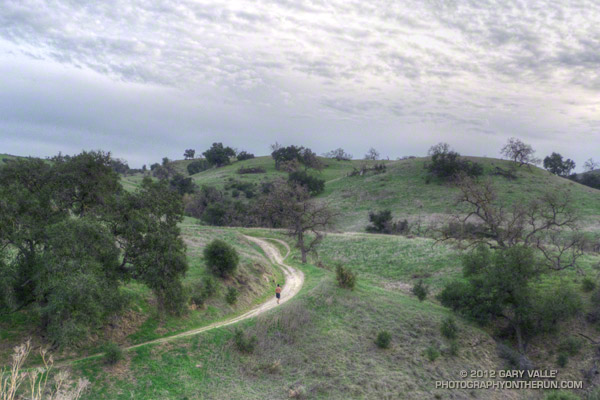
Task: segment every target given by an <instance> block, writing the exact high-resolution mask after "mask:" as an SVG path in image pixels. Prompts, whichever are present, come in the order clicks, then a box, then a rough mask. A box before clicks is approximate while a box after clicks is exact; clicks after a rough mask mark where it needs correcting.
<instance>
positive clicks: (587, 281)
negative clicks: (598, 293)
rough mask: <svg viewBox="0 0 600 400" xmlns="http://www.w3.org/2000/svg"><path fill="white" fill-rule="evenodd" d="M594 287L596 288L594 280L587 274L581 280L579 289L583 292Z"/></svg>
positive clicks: (589, 290)
mask: <svg viewBox="0 0 600 400" xmlns="http://www.w3.org/2000/svg"><path fill="white" fill-rule="evenodd" d="M594 289H596V282H595V281H594V280H593V279H591V278H588V277H587V276H586V277H585V278H583V280H582V281H581V290H583V291H584V292H591V291H592V290H594Z"/></svg>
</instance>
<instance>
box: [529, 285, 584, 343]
mask: <svg viewBox="0 0 600 400" xmlns="http://www.w3.org/2000/svg"><path fill="white" fill-rule="evenodd" d="M534 308H535V313H536V314H537V315H536V317H537V320H538V325H539V327H538V329H536V331H541V332H554V331H555V330H556V327H557V324H558V322H559V321H561V320H566V319H568V318H571V317H572V316H574V315H575V314H577V313H578V312H580V311H581V310H582V308H583V302H582V300H581V297H580V295H579V294H578V293H577V292H575V291H574V290H573V289H572V288H571V287H567V286H564V287H562V286H561V287H558V288H557V289H556V290H555V291H553V292H546V293H542V294H541V295H539V298H538V299H536V303H535V304H534Z"/></svg>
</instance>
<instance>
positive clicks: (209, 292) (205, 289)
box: [190, 276, 219, 307]
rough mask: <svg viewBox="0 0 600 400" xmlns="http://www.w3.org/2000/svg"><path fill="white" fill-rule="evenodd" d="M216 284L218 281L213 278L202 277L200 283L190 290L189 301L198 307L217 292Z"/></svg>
mask: <svg viewBox="0 0 600 400" xmlns="http://www.w3.org/2000/svg"><path fill="white" fill-rule="evenodd" d="M218 285H219V284H218V282H217V281H216V280H215V279H214V278H212V277H210V276H207V277H205V278H204V279H202V283H200V284H198V285H197V286H196V287H195V288H194V289H193V290H192V294H191V296H190V300H191V302H192V303H194V304H195V305H197V306H198V307H200V306H202V305H203V304H204V302H205V301H206V300H208V299H209V298H211V297H212V296H214V295H215V294H216V293H217V289H218Z"/></svg>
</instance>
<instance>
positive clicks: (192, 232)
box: [0, 219, 283, 360]
mask: <svg viewBox="0 0 600 400" xmlns="http://www.w3.org/2000/svg"><path fill="white" fill-rule="evenodd" d="M182 234H183V239H184V241H185V243H186V245H187V258H188V262H189V270H188V272H187V274H186V277H185V280H184V284H185V285H186V286H187V287H189V288H190V290H191V291H192V292H193V291H194V290H196V289H195V288H196V287H197V286H198V285H199V284H200V283H201V282H202V280H203V278H205V277H207V276H209V275H210V274H209V272H208V271H207V268H206V265H205V262H204V258H203V255H202V250H203V248H204V246H205V245H206V244H207V243H208V242H210V241H211V240H213V239H216V238H219V239H221V240H225V241H226V242H228V243H230V244H231V245H233V246H234V247H235V248H236V250H237V251H238V254H239V255H240V266H239V267H238V271H237V273H236V275H235V276H234V277H233V278H229V279H227V280H224V281H223V280H218V289H217V292H216V294H215V295H214V296H213V297H211V298H210V299H209V300H207V301H206V303H205V305H204V307H202V308H199V309H198V308H195V307H191V308H190V309H189V310H188V312H187V314H186V315H185V316H183V317H175V316H160V315H159V314H158V313H157V309H156V304H155V300H154V296H153V294H152V292H151V291H150V290H149V289H148V288H147V287H145V286H143V285H141V284H133V283H130V284H128V285H127V286H125V287H124V288H123V291H125V292H126V293H127V294H129V297H130V300H131V304H130V307H129V309H127V310H126V311H125V312H124V313H123V315H122V316H120V317H118V318H116V319H114V320H113V321H110V324H108V326H107V327H106V328H105V329H103V330H99V331H97V332H95V333H94V334H93V335H92V337H90V338H89V342H88V343H84V344H82V345H81V346H80V348H79V349H70V352H69V353H68V354H63V355H62V356H69V357H73V356H76V355H82V354H87V353H94V352H96V351H98V346H101V345H102V344H103V343H104V342H106V341H107V340H111V341H114V342H116V343H119V344H121V345H131V344H136V343H140V342H144V341H147V340H152V339H155V338H158V337H161V336H165V335H169V334H174V333H177V332H181V331H184V330H189V329H192V328H196V327H200V326H204V325H208V324H210V323H211V322H214V321H216V320H219V319H222V318H225V317H228V316H233V315H237V314H241V313H243V312H244V311H246V310H247V309H249V308H251V307H252V306H253V305H255V304H257V303H261V302H263V301H264V300H265V299H266V298H267V297H270V296H271V295H272V292H273V290H274V287H275V283H276V282H283V274H282V273H281V270H280V269H279V268H275V267H273V266H272V265H271V263H270V262H269V261H268V259H267V258H266V257H265V255H264V253H263V252H262V250H261V249H260V247H258V246H257V245H256V244H254V243H252V242H249V241H248V240H247V239H245V238H244V236H243V235H242V234H241V233H240V232H238V231H234V230H228V229H214V228H208V227H202V226H199V225H197V224H195V222H194V220H191V219H186V221H185V222H184V224H183V225H182ZM232 286H233V287H236V288H237V289H238V290H239V297H238V301H237V303H236V304H235V305H229V304H227V302H226V301H225V298H224V297H225V293H226V289H227V288H228V287H232ZM35 325H36V324H35V321H34V320H33V314H32V313H29V312H27V311H22V312H18V313H14V314H9V315H2V316H0V339H2V340H1V342H0V343H1V344H0V359H1V360H5V359H6V357H7V355H8V354H9V353H10V351H11V350H12V347H13V346H14V345H16V344H18V343H19V342H20V341H21V340H23V338H24V337H28V336H31V337H33V338H34V339H35V341H36V342H39V341H40V340H41V338H39V335H38V334H37V332H36V331H35V329H34V326H35Z"/></svg>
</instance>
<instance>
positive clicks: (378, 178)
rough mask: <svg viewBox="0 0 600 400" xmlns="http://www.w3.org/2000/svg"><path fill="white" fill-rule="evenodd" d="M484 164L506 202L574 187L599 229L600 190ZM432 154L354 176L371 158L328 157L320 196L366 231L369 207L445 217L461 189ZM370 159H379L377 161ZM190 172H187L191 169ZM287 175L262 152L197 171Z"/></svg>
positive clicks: (345, 225) (343, 219) (217, 175)
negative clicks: (512, 176)
mask: <svg viewBox="0 0 600 400" xmlns="http://www.w3.org/2000/svg"><path fill="white" fill-rule="evenodd" d="M467 158H469V159H471V160H473V161H476V162H478V163H481V164H482V166H483V167H484V176H483V177H482V178H483V179H491V180H492V182H493V184H494V185H495V187H496V188H497V191H498V197H499V201H500V202H502V203H503V204H505V205H510V204H515V203H522V202H525V201H529V200H531V199H534V198H539V197H540V196H541V195H542V194H543V193H544V192H546V191H552V190H556V189H557V188H569V189H570V191H571V193H572V198H573V204H574V206H575V207H576V208H577V210H578V211H579V212H580V213H581V214H582V216H584V217H586V223H588V225H589V226H592V227H594V229H596V228H597V227H596V225H597V224H598V223H599V222H600V218H599V216H600V190H596V189H592V188H589V187H586V186H583V185H581V184H578V183H575V182H573V181H570V180H568V179H565V178H561V177H558V176H556V175H552V174H550V173H549V172H548V171H545V170H543V169H540V168H537V167H531V168H528V167H526V166H524V167H521V168H517V169H516V175H517V179H516V180H508V179H506V178H504V177H502V176H498V175H494V171H495V168H496V167H499V168H502V169H504V170H508V169H510V168H511V166H512V163H511V162H510V161H506V160H499V159H495V158H481V157H467ZM428 160H429V159H428V158H415V159H407V160H402V161H382V162H384V163H385V164H386V165H387V172H386V173H384V174H378V175H375V174H373V173H368V174H366V175H365V176H353V177H351V176H348V174H349V173H350V172H351V171H352V169H353V168H354V167H359V166H360V165H361V164H363V163H365V161H362V160H352V161H335V160H331V159H322V161H323V162H324V163H325V165H326V167H325V168H324V170H323V171H322V172H320V173H319V172H314V171H313V172H311V173H314V174H315V175H316V176H319V177H320V178H321V179H323V180H325V181H326V185H325V191H324V192H323V193H322V194H320V195H319V196H318V198H319V199H322V200H325V201H328V202H329V204H330V205H331V207H332V208H333V209H334V210H335V211H337V212H338V213H339V218H338V221H337V224H336V229H338V230H341V231H356V232H362V231H364V230H365V227H366V226H367V225H368V214H369V211H377V210H383V209H390V210H391V211H392V213H393V215H394V217H395V218H397V219H399V218H407V219H409V220H410V221H411V222H417V221H421V223H422V224H423V225H428V224H430V223H431V222H432V221H435V220H437V219H439V217H440V216H443V215H448V214H452V213H455V212H457V207H456V201H455V199H456V196H457V195H458V189H457V188H456V187H454V186H452V185H449V184H446V183H444V182H441V181H439V180H437V179H428V174H427V171H426V170H425V168H424V167H425V165H426V163H427V162H428ZM189 162H191V161H189V160H188V161H186V160H181V161H176V162H174V164H175V165H176V166H178V168H180V169H182V168H184V165H187V164H186V163H189ZM369 163H373V162H372V161H371V162H369ZM242 166H243V167H262V168H264V169H265V171H266V172H265V173H264V174H246V175H240V174H238V173H237V170H238V169H239V168H240V167H242ZM186 175H187V173H186ZM277 177H282V178H285V177H287V174H286V173H284V172H280V171H277V170H275V163H274V161H273V159H272V158H271V157H268V156H265V157H256V158H254V159H251V160H245V161H241V162H234V163H232V164H231V165H228V166H225V167H222V168H212V169H209V170H206V171H203V172H200V173H198V174H195V175H193V176H192V179H193V181H194V182H195V183H196V184H197V185H198V186H202V185H212V186H216V187H218V188H221V189H223V188H225V186H226V185H227V184H228V183H230V182H233V181H238V182H243V183H251V184H255V185H257V187H258V185H259V184H260V183H261V182H266V181H270V180H273V179H275V178H277ZM140 180H141V175H139V176H138V175H134V176H130V177H126V178H122V181H123V184H124V186H125V187H126V188H127V189H128V190H130V189H131V188H133V187H135V185H136V184H139V181H140Z"/></svg>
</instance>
